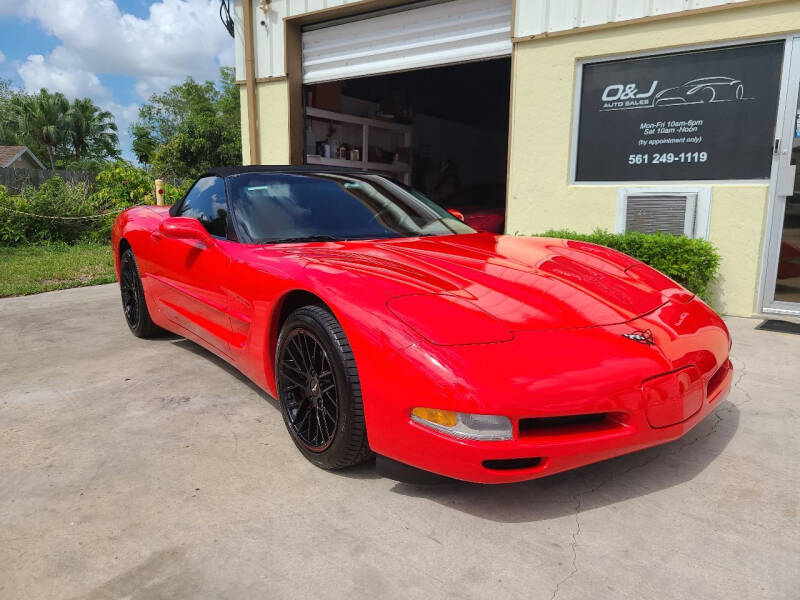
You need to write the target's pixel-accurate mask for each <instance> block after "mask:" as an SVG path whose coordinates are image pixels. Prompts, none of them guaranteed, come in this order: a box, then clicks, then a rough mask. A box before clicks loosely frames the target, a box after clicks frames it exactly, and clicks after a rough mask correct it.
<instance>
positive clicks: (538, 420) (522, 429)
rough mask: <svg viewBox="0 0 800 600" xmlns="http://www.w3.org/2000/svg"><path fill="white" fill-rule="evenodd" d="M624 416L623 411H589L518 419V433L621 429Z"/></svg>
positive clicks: (544, 434) (555, 433) (572, 432)
mask: <svg viewBox="0 0 800 600" xmlns="http://www.w3.org/2000/svg"><path fill="white" fill-rule="evenodd" d="M625 418H626V415H625V414H624V413H589V414H583V415H564V416H558V417H535V418H529V419H520V420H519V435H520V436H522V437H534V436H537V437H541V436H555V435H592V434H597V433H604V432H608V431H615V430H619V429H623V428H624V427H625V425H623V423H624V421H625Z"/></svg>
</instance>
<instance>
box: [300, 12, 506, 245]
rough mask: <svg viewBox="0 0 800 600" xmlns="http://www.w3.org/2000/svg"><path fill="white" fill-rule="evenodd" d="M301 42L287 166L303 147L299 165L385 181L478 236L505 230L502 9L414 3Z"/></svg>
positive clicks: (320, 29) (314, 32)
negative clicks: (458, 216) (298, 117)
mask: <svg viewBox="0 0 800 600" xmlns="http://www.w3.org/2000/svg"><path fill="white" fill-rule="evenodd" d="M300 38H301V46H302V61H301V62H302V65H301V71H302V81H303V85H302V90H301V89H299V87H298V89H297V91H296V92H295V93H296V96H294V97H293V98H294V99H293V100H292V103H293V105H294V106H295V107H297V108H299V107H298V104H300V103H302V105H303V107H302V110H303V119H302V135H301V132H300V131H299V127H298V126H299V125H300V123H297V126H294V128H293V131H295V132H296V134H295V137H293V140H294V141H293V142H292V144H293V148H296V149H297V151H293V152H294V154H293V156H295V157H296V158H297V159H300V157H299V156H298V154H300V152H298V151H299V150H300V149H301V147H302V162H304V163H306V164H320V165H329V166H345V167H356V168H363V169H365V170H370V171H373V172H377V173H381V174H385V175H387V176H390V177H392V178H394V179H395V180H397V181H400V182H402V183H405V184H407V185H412V186H414V187H415V188H417V189H419V190H420V191H421V192H423V193H424V194H426V195H427V196H429V197H430V198H431V199H433V200H434V201H436V202H437V203H439V204H441V205H442V206H445V207H446V208H452V209H455V210H458V211H460V212H461V213H463V215H464V217H465V220H466V221H467V222H468V223H469V224H470V225H473V226H474V227H476V228H478V229H484V230H488V231H493V232H498V233H499V232H502V231H503V230H504V226H505V225H504V223H505V197H506V179H507V170H506V163H507V158H508V119H509V101H510V87H511V58H510V57H511V50H512V44H511V1H510V0H445V1H441V0H435V1H430V0H429V1H423V2H414V3H409V4H405V5H401V6H397V7H394V8H391V9H386V10H381V11H373V12H370V13H366V14H362V15H355V16H352V17H345V18H341V19H338V20H335V21H328V22H323V23H318V24H314V25H308V26H304V27H303V29H302V32H301V34H300ZM297 108H295V109H293V110H296V109H297ZM300 137H302V141H301V140H300Z"/></svg>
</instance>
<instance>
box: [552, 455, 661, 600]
mask: <svg viewBox="0 0 800 600" xmlns="http://www.w3.org/2000/svg"><path fill="white" fill-rule="evenodd" d="M661 454H662V453H661V452H657V453H655V454H654V455H653V456H651V457H650V458H648V459H647V460H645V461H643V462H642V463H640V464H638V465H633V466H631V467H628V468H627V469H625V470H624V471H622V473H620V476H623V475H627V474H628V473H630V472H631V471H635V470H636V469H642V468H644V467H646V466H647V465H649V464H650V463H652V462H653V461H654V460H656V459H658V458H659V457H660V456H661ZM616 478H617V475H615V474H611V475H610V476H609V477H607V478H606V479H604V480H603V481H601V482H600V483H598V484H597V485H595V486H594V487H592V488H590V489H588V490H585V491H583V492H579V493H577V494H575V496H573V499H574V500H575V512H574V514H575V526H576V527H575V531H573V532H572V543H570V549H571V551H572V569H571V570H570V572H569V573H567V575H566V576H565V577H564V578H563V579H562V580H561V581H559V582H558V583H556V587H555V589H553V595H552V596H551V597H550V600H555V598H556V596H558V592H559V590H560V589H561V586H562V585H564V584H565V583H566V582H567V581H568V580H569V579H571V578H572V577H573V576H574V575H575V574H576V573H577V572H578V537H579V536H580V534H581V531H582V525H581V517H580V513H581V507H582V506H583V497H584V496H588V495H589V494H594V493H595V492H597V491H598V490H599V489H600V488H602V487H603V486H605V485H606V484H608V483H610V482H611V481H612V480H614V479H616Z"/></svg>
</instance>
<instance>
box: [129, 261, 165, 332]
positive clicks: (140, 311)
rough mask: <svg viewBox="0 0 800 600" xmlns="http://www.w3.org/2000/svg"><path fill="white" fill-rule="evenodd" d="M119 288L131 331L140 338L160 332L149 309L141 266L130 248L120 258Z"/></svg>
mask: <svg viewBox="0 0 800 600" xmlns="http://www.w3.org/2000/svg"><path fill="white" fill-rule="evenodd" d="M119 289H120V292H121V294H122V312H123V314H124V315H125V322H126V323H127V324H128V327H129V328H130V330H131V333H132V334H133V335H135V336H136V337H140V338H147V337H152V336H154V335H156V334H158V333H160V332H161V331H162V330H161V328H160V327H159V326H158V325H156V324H155V323H153V320H152V319H151V318H150V312H149V311H148V310H147V302H146V301H145V299H144V288H142V278H141V277H140V276H139V267H138V266H137V265H136V258H135V257H134V256H133V250H131V249H130V248H128V249H127V250H125V252H123V253H122V256H121V257H120V259H119Z"/></svg>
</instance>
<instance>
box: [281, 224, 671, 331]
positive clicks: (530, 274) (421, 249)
mask: <svg viewBox="0 0 800 600" xmlns="http://www.w3.org/2000/svg"><path fill="white" fill-rule="evenodd" d="M330 246H332V245H326V247H320V246H316V247H315V248H313V249H312V248H310V247H306V248H305V249H298V250H296V251H295V252H297V253H300V254H302V255H303V256H304V258H305V259H307V260H308V261H309V263H311V264H318V265H320V266H322V265H325V267H326V271H328V272H330V271H331V268H332V267H333V268H335V270H338V269H341V270H345V271H348V272H351V273H360V274H362V275H364V276H369V277H373V278H376V280H375V284H376V285H375V286H374V290H375V291H376V292H377V290H380V289H386V290H387V291H386V295H387V298H386V300H387V303H388V305H389V308H390V309H392V308H393V306H395V307H397V308H398V310H400V309H402V311H406V312H407V311H412V312H414V311H415V310H416V312H418V313H419V312H426V311H427V312H431V311H433V307H432V305H431V303H430V302H429V300H426V301H420V302H419V303H414V302H411V304H416V305H417V308H416V309H415V308H414V307H413V306H410V304H409V301H408V300H404V301H402V302H399V301H395V300H396V299H397V298H401V297H402V298H405V297H408V296H415V295H422V296H430V295H440V296H444V297H445V298H447V299H449V300H452V301H453V304H452V306H453V307H454V308H459V307H460V311H461V312H463V309H465V307H467V308H468V309H469V310H472V311H478V312H480V313H485V314H487V315H491V317H494V319H495V320H497V321H499V323H498V324H502V326H503V327H504V328H505V329H507V330H508V331H525V330H542V329H571V328H579V327H593V326H602V325H612V324H616V323H622V322H626V321H629V320H631V319H634V318H636V317H639V316H641V315H644V314H647V313H649V312H651V311H653V310H655V309H656V308H658V307H659V306H661V305H663V304H664V303H665V302H666V301H667V300H669V298H670V296H671V295H674V294H676V293H681V292H682V293H684V294H686V290H683V288H680V287H679V286H677V284H675V283H674V282H672V281H671V280H669V279H667V278H666V277H664V276H662V275H660V274H658V273H657V272H655V271H653V270H652V269H650V268H649V267H646V266H644V265H643V264H642V263H640V262H639V261H636V260H635V259H633V258H631V257H629V256H627V255H624V254H622V253H620V252H616V251H614V250H610V249H608V248H605V247H602V246H597V245H595V244H588V243H585V242H578V241H569V240H560V239H552V238H529V237H515V236H503V235H491V234H485V233H483V234H469V235H453V236H441V237H435V238H413V239H405V240H388V241H386V242H377V243H376V242H371V243H369V244H365V243H343V244H339V245H338V247H336V248H331V247H330ZM334 272H335V271H334ZM379 283H384V284H386V285H384V287H381V286H380V285H378V284H379ZM433 312H436V311H433ZM442 314H443V315H446V314H447V311H443V312H442ZM454 314H460V313H459V311H456V312H455V313H454ZM417 316H418V317H422V316H423V315H417ZM430 316H431V317H433V316H434V314H430ZM473 316H474V315H473ZM473 321H474V319H473V320H468V321H467V322H473Z"/></svg>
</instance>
